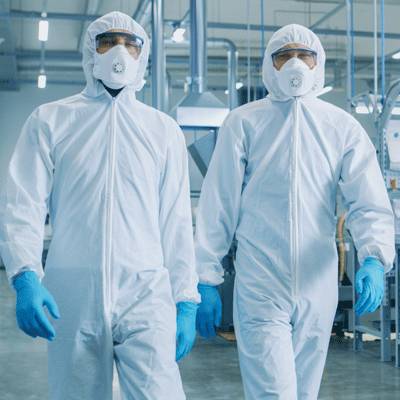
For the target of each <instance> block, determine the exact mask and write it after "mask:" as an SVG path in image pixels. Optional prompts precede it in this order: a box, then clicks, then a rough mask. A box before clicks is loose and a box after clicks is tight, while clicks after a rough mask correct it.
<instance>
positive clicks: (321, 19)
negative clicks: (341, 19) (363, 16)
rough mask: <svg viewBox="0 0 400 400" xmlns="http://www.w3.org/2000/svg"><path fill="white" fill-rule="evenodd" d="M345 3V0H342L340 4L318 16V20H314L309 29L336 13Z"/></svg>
mask: <svg viewBox="0 0 400 400" xmlns="http://www.w3.org/2000/svg"><path fill="white" fill-rule="evenodd" d="M345 5H346V2H343V3H342V4H339V5H338V6H336V7H335V8H334V9H333V10H331V11H329V12H327V13H326V14H325V15H324V16H323V17H322V18H320V19H319V20H318V21H316V22H314V23H313V24H312V25H311V26H310V29H312V30H314V29H315V28H316V27H318V26H320V25H321V24H322V23H324V22H325V21H327V20H328V19H329V18H331V17H333V16H334V15H335V14H337V13H338V12H339V11H340V10H341V9H342V8H343V7H344V6H345Z"/></svg>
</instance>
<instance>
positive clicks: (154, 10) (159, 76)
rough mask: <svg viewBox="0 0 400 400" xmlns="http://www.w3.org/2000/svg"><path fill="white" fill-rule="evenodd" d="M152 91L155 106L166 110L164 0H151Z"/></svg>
mask: <svg viewBox="0 0 400 400" xmlns="http://www.w3.org/2000/svg"><path fill="white" fill-rule="evenodd" d="M151 16H152V29H151V31H152V35H151V83H152V84H151V93H152V104H153V107H155V108H157V109H158V110H161V111H166V110H165V101H164V99H165V96H164V95H165V83H166V81H165V72H166V71H165V53H164V21H163V20H164V1H163V0H151Z"/></svg>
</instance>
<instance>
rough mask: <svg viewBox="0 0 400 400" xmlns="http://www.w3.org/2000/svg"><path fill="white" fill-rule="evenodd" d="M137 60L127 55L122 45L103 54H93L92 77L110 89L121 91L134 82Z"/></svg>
mask: <svg viewBox="0 0 400 400" xmlns="http://www.w3.org/2000/svg"><path fill="white" fill-rule="evenodd" d="M138 69H139V60H136V59H134V58H133V57H132V55H130V54H129V52H128V50H127V49H126V48H125V46H123V45H117V46H114V47H113V48H111V49H110V50H108V51H107V52H105V53H103V54H99V53H97V52H96V53H95V54H94V66H93V76H94V77H95V78H97V79H100V80H101V81H102V82H103V83H104V84H105V85H106V86H107V87H109V88H111V89H121V88H123V87H124V86H127V85H129V84H132V83H134V82H135V80H136V75H137V73H138Z"/></svg>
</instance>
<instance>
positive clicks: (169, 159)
mask: <svg viewBox="0 0 400 400" xmlns="http://www.w3.org/2000/svg"><path fill="white" fill-rule="evenodd" d="M172 130H173V132H172V140H170V142H169V145H168V150H167V156H166V161H165V168H164V171H163V176H162V182H161V190H160V229H161V238H162V246H163V255H164V265H165V267H166V268H168V270H169V276H170V281H171V287H172V292H173V297H174V300H175V303H179V302H181V301H191V302H194V303H200V295H199V293H198V291H197V283H198V277H197V273H196V265H195V258H194V245H193V227H192V213H191V206H190V190H189V171H188V157H187V150H186V143H185V138H184V136H183V133H182V131H181V129H180V128H179V127H178V125H176V124H175V123H173V126H172Z"/></svg>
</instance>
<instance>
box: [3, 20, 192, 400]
mask: <svg viewBox="0 0 400 400" xmlns="http://www.w3.org/2000/svg"><path fill="white" fill-rule="evenodd" d="M112 28H117V29H125V30H128V31H130V32H133V33H135V34H137V35H139V36H140V37H141V38H143V39H144V47H143V49H142V52H141V55H140V59H139V63H140V65H139V70H138V73H137V78H136V81H135V83H133V84H131V85H128V86H126V87H125V88H124V89H123V90H122V91H121V92H120V93H119V94H118V96H117V97H115V98H113V97H112V96H110V94H109V93H108V92H107V91H106V90H105V88H104V87H103V85H102V84H101V83H100V82H99V81H97V80H95V79H94V78H93V76H92V69H93V55H94V52H95V36H96V35H97V34H99V33H102V32H105V31H107V30H109V29H112ZM148 54H149V39H148V37H147V35H146V33H145V31H144V30H143V29H142V28H141V27H140V26H139V25H138V24H137V23H136V22H134V21H133V20H132V19H131V18H130V17H128V16H127V15H125V14H122V13H119V12H112V13H109V14H107V15H105V16H103V17H101V18H100V19H98V20H96V21H94V22H93V23H92V24H91V25H90V26H89V28H88V31H87V34H86V38H85V42H84V49H83V68H84V72H85V75H86V79H87V85H86V87H85V89H84V90H83V91H82V92H81V93H79V94H77V95H75V96H72V97H68V98H65V99H62V100H59V101H55V102H52V103H48V104H44V105H42V106H40V107H38V108H37V109H36V110H35V111H33V113H32V114H31V116H30V117H29V118H28V120H27V122H26V123H25V126H24V127H23V130H22V133H21V136H20V138H19V140H18V143H17V146H16V149H15V152H14V154H13V156H12V159H11V163H10V167H9V174H8V178H7V183H6V190H5V191H4V193H3V198H2V202H1V209H2V213H1V228H0V229H1V231H0V246H1V247H0V250H1V255H2V258H3V260H4V262H5V265H6V268H7V274H8V277H9V278H10V279H12V277H13V276H14V275H16V274H17V273H18V272H19V271H20V270H21V268H23V267H24V266H29V268H30V269H32V270H34V271H35V272H36V273H37V274H38V275H39V277H43V270H42V265H41V255H42V248H43V230H44V222H45V217H46V214H47V211H48V210H49V214H50V218H51V223H52V227H53V237H52V240H51V245H50V248H49V252H48V257H47V262H46V271H45V272H46V274H45V277H44V284H45V286H46V287H47V288H48V289H49V291H50V292H51V293H52V294H53V296H54V298H55V300H56V302H57V304H58V306H59V309H60V314H61V319H60V320H58V321H54V326H55V330H56V339H55V341H54V342H52V343H50V344H49V390H50V395H49V398H50V400H66V399H68V400H109V399H111V397H112V380H113V379H112V374H113V361H114V360H115V362H116V366H117V370H118V375H119V381H120V386H121V392H122V398H123V399H126V400H128V399H130V400H133V399H135V400H144V399H148V400H155V399H157V400H162V399H165V400H171V399H174V400H182V399H185V395H184V393H183V390H182V384H181V379H180V375H179V370H178V366H177V364H176V362H175V345H176V344H175V341H176V338H175V335H176V307H175V303H177V302H180V301H192V302H199V295H198V292H197V274H196V271H195V266H194V265H195V264H194V248H193V239H192V220H191V210H190V197H189V184H188V166H187V152H186V146H185V140H184V137H183V134H182V132H181V130H180V129H179V127H178V126H177V124H176V123H175V121H174V120H172V119H171V118H170V117H168V116H167V115H165V114H163V113H161V112H159V111H157V110H155V109H153V108H151V107H148V106H146V105H145V104H142V103H141V102H139V101H138V100H136V98H135V91H137V90H140V89H141V87H142V86H143V84H142V82H143V76H144V73H145V69H146V65H147V60H148Z"/></svg>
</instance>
